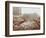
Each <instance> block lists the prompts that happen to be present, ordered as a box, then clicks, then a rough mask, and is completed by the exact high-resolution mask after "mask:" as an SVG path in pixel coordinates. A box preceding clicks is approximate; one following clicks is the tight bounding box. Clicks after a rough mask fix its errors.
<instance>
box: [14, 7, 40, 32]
mask: <svg viewBox="0 0 46 38" xmlns="http://www.w3.org/2000/svg"><path fill="white" fill-rule="evenodd" d="M19 30H40V8H35V7H13V31H19Z"/></svg>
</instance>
